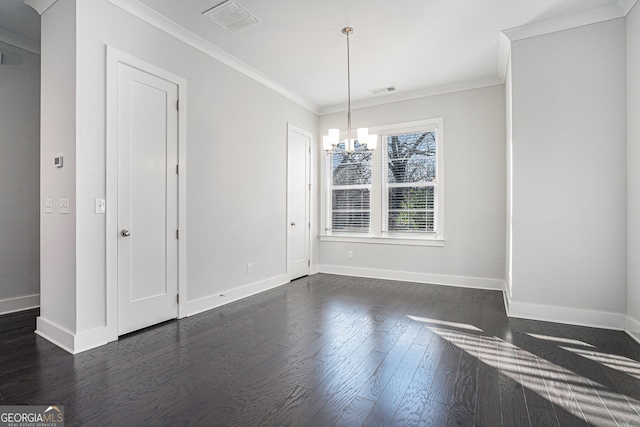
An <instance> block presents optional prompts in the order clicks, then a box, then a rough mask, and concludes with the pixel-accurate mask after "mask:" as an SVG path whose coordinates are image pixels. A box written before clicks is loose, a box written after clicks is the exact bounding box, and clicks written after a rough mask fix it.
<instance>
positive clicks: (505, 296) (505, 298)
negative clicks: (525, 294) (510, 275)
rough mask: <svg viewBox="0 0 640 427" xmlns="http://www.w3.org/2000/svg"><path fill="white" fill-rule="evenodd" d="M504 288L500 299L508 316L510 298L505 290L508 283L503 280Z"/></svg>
mask: <svg viewBox="0 0 640 427" xmlns="http://www.w3.org/2000/svg"><path fill="white" fill-rule="evenodd" d="M504 286H505V289H503V290H502V300H503V302H504V311H505V312H506V313H507V317H509V311H510V305H511V298H510V297H509V292H508V291H507V289H508V287H509V284H508V283H507V282H506V281H505V282H504Z"/></svg>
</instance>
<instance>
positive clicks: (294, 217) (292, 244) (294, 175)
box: [287, 125, 311, 280]
mask: <svg viewBox="0 0 640 427" xmlns="http://www.w3.org/2000/svg"><path fill="white" fill-rule="evenodd" d="M287 140H288V150H287V151H288V156H287V157H288V160H287V227H288V234H287V274H288V276H289V280H293V279H297V278H298V277H302V276H306V275H308V274H309V236H310V233H311V230H310V227H311V224H310V217H309V191H310V188H309V156H310V152H309V147H311V134H310V133H309V132H306V131H304V130H302V129H300V128H297V127H295V126H292V125H289V127H288V138H287Z"/></svg>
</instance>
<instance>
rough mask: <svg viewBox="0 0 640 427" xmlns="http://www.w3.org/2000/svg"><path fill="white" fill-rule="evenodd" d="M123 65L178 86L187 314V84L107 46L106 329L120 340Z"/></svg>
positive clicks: (181, 285) (181, 276)
mask: <svg viewBox="0 0 640 427" xmlns="http://www.w3.org/2000/svg"><path fill="white" fill-rule="evenodd" d="M119 64H124V65H127V66H129V67H132V68H136V69H138V70H140V71H143V72H145V73H147V74H151V75H153V76H156V77H158V78H160V79H163V80H166V81H168V82H171V83H173V84H175V85H176V86H177V87H178V99H179V101H180V104H179V105H180V108H179V110H178V170H179V174H178V229H179V230H180V235H179V236H180V237H179V239H178V294H179V295H182V298H180V300H179V302H178V318H183V317H185V316H186V315H187V308H186V305H187V304H186V295H187V271H186V265H187V262H186V261H187V250H186V248H187V246H186V245H187V221H186V220H187V215H186V209H187V198H186V195H187V191H186V190H187V181H186V173H185V172H186V168H187V156H186V154H187V130H186V123H187V108H186V107H187V102H186V101H187V81H186V79H184V78H182V77H180V76H177V75H175V74H173V73H170V72H168V71H166V70H163V69H161V68H159V67H156V66H155V65H152V64H149V63H148V62H145V61H143V60H141V59H138V58H136V57H134V56H131V55H129V54H127V53H124V52H122V51H120V50H117V49H115V48H113V47H111V46H107V58H106V68H107V75H106V77H107V80H106V95H107V103H106V104H107V105H106V142H107V150H106V166H105V167H106V221H105V223H106V225H105V242H106V269H105V273H106V314H107V316H106V319H105V321H106V327H107V330H108V334H109V338H110V340H112V341H115V340H117V339H118V65H119Z"/></svg>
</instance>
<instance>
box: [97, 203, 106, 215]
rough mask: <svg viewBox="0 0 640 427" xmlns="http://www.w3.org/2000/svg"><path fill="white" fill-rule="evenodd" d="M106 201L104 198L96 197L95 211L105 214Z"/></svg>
mask: <svg viewBox="0 0 640 427" xmlns="http://www.w3.org/2000/svg"><path fill="white" fill-rule="evenodd" d="M105 206H106V204H105V201H104V199H96V200H95V203H94V212H95V213H97V214H103V213H104V211H105Z"/></svg>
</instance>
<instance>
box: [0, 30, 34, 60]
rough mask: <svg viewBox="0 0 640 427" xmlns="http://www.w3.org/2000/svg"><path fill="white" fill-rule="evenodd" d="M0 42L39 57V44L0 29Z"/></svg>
mask: <svg viewBox="0 0 640 427" xmlns="http://www.w3.org/2000/svg"><path fill="white" fill-rule="evenodd" d="M0 42H4V43H7V44H10V45H11V46H15V47H17V48H20V49H23V50H26V51H28V52H31V53H35V54H36V55H40V43H38V42H34V41H33V40H31V39H27V38H24V37H22V36H19V35H17V34H14V33H12V32H10V31H6V30H3V29H1V28H0Z"/></svg>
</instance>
